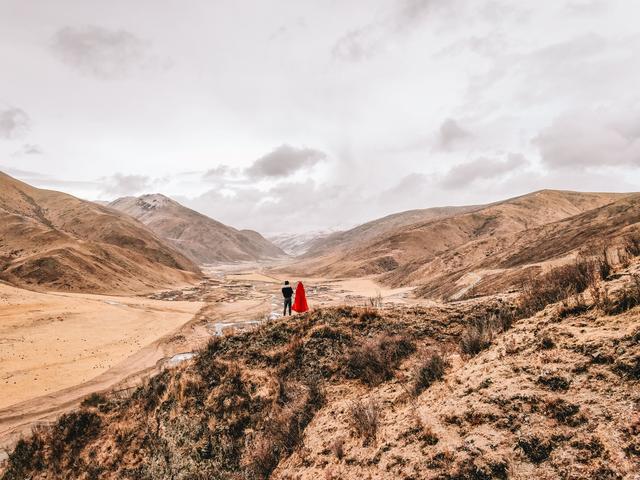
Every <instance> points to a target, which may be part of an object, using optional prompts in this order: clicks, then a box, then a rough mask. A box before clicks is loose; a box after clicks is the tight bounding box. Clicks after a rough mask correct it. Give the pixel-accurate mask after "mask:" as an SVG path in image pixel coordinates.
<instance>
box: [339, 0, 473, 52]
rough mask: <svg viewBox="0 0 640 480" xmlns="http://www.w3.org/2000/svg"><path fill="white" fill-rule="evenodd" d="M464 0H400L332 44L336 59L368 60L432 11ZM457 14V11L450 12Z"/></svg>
mask: <svg viewBox="0 0 640 480" xmlns="http://www.w3.org/2000/svg"><path fill="white" fill-rule="evenodd" d="M460 2H461V0H399V1H397V2H395V3H394V4H393V8H392V9H391V10H389V11H387V12H386V14H385V15H383V16H382V17H381V18H379V19H377V20H375V21H372V22H370V23H367V24H364V25H362V26H360V27H358V28H355V29H351V30H349V31H348V32H346V33H345V34H344V35H342V36H341V37H340V38H338V40H337V41H336V42H335V44H334V45H333V48H332V49H331V54H332V56H333V58H334V59H336V60H342V61H346V62H360V61H363V60H368V59H370V58H372V57H374V56H375V55H376V54H378V53H380V52H381V51H382V50H383V49H384V47H385V45H386V44H387V43H389V42H391V41H393V40H396V39H397V38H398V37H399V36H401V35H404V34H406V33H408V32H410V31H412V30H413V29H414V28H416V27H418V26H419V25H420V24H421V23H422V22H423V21H425V20H426V19H427V18H430V17H431V16H432V15H436V14H441V13H443V12H445V11H448V13H451V12H452V11H453V9H454V7H455V6H457V4H458V3H460ZM449 17H450V18H455V16H454V15H449Z"/></svg>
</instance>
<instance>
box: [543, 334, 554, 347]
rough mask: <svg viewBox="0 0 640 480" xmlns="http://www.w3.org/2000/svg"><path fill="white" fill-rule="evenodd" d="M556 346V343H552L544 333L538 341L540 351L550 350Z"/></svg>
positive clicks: (549, 336) (551, 339) (549, 337)
mask: <svg viewBox="0 0 640 480" xmlns="http://www.w3.org/2000/svg"><path fill="white" fill-rule="evenodd" d="M555 346H556V342H554V341H553V338H552V337H551V335H549V334H548V333H545V334H544V335H543V336H542V338H541V339H540V348H541V349H542V350H551V349H552V348H554V347H555Z"/></svg>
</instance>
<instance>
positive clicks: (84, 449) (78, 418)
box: [2, 248, 640, 480]
mask: <svg viewBox="0 0 640 480" xmlns="http://www.w3.org/2000/svg"><path fill="white" fill-rule="evenodd" d="M639 250H640V249H639ZM632 252H633V250H632V249H631V248H630V254H629V258H628V259H627V261H625V262H624V263H623V264H620V265H610V264H607V265H603V263H602V262H603V261H605V260H607V259H606V257H605V259H604V260H603V259H600V261H597V258H596V259H594V258H593V257H591V258H583V259H579V260H578V261H576V262H574V263H571V264H569V265H567V266H563V267H560V268H557V269H554V270H551V271H549V272H547V273H546V274H544V275H542V276H540V277H539V278H537V279H534V280H532V281H531V282H530V284H529V285H528V286H527V288H526V289H525V290H524V292H523V293H522V295H520V296H519V297H517V298H513V299H512V300H509V301H508V300H504V299H501V300H500V299H498V300H496V299H484V300H477V301H467V302H460V303H454V304H450V305H447V306H443V307H431V308H426V307H420V308H417V307H412V308H394V309H392V308H385V309H379V310H374V309H370V308H344V307H343V308H331V309H323V310H318V311H314V312H311V313H309V314H306V315H304V316H301V317H298V318H297V319H296V320H281V321H277V322H271V323H267V324H264V325H262V326H261V327H259V328H257V329H256V330H254V331H251V332H246V333H243V334H240V335H235V336H228V337H222V338H216V339H214V340H212V341H211V342H210V343H209V344H208V346H207V347H206V348H205V349H203V351H201V352H200V355H198V356H197V357H196V358H195V359H194V360H193V361H190V362H187V363H186V364H184V365H182V366H180V367H177V368H175V369H171V370H167V371H164V372H163V373H162V374H160V375H158V376H155V377H153V378H150V379H149V380H148V381H147V382H145V384H144V385H143V386H141V387H140V388H138V389H137V390H136V391H134V392H133V393H132V394H131V395H129V396H126V397H123V398H119V397H117V396H113V395H107V396H102V395H92V396H90V397H88V398H87V399H86V400H85V401H84V402H83V405H82V407H81V408H80V409H79V410H77V411H75V412H72V413H70V414H67V415H64V416H62V417H61V418H60V419H59V420H58V421H57V422H56V423H55V424H54V425H52V426H50V427H46V428H39V429H37V430H34V432H33V435H32V436H31V437H30V438H26V439H24V440H22V441H20V442H19V444H18V445H17V446H16V448H15V450H14V451H13V452H12V453H11V456H10V459H9V461H8V464H7V465H6V469H5V472H4V476H3V477H2V478H3V480H15V479H24V478H31V479H45V478H82V479H94V478H95V479H98V478H100V479H102V478H106V479H116V478H117V479H121V478H125V479H165V478H173V479H199V478H202V479H204V478H228V479H240V478H245V479H263V478H283V479H284V478H301V479H315V478H361V477H362V478H369V477H370V478H389V479H392V478H394V479H395V478H404V479H411V478H437V479H451V480H453V479H490V478H498V479H500V478H503V479H506V478H512V477H513V478H523V477H524V476H532V475H535V476H537V477H539V478H566V479H579V478H598V479H623V478H633V477H631V476H630V475H631V474H632V473H633V472H637V471H638V470H639V469H640V311H638V309H636V308H635V307H636V306H637V305H639V304H640V277H638V276H637V270H638V265H637V264H636V263H635V261H634V260H633V259H632V256H633V253H632ZM637 253H640V252H637Z"/></svg>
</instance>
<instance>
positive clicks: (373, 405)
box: [348, 398, 380, 446]
mask: <svg viewBox="0 0 640 480" xmlns="http://www.w3.org/2000/svg"><path fill="white" fill-rule="evenodd" d="M348 414H349V424H350V425H351V427H352V428H353V430H354V431H355V433H356V435H357V436H358V437H360V438H363V445H365V446H366V445H369V444H370V443H371V442H375V440H376V437H377V434H378V426H379V423H380V405H379V404H378V402H377V401H376V400H375V399H373V398H371V399H369V400H368V401H366V402H362V401H359V400H358V401H355V402H352V403H351V404H350V405H349V411H348Z"/></svg>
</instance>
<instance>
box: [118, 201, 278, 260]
mask: <svg viewBox="0 0 640 480" xmlns="http://www.w3.org/2000/svg"><path fill="white" fill-rule="evenodd" d="M109 207H111V208H113V209H115V210H119V211H121V212H123V213H126V214H127V215H130V216H132V217H133V218H135V219H137V220H139V221H140V222H142V223H144V224H145V225H146V226H147V227H149V228H150V229H151V230H152V231H153V232H155V233H156V234H157V235H158V236H160V237H161V238H163V239H164V240H165V241H167V242H168V243H170V244H171V245H173V247H175V248H176V249H177V250H178V251H180V252H182V253H183V254H184V255H185V256H187V257H189V258H190V259H191V260H193V261H194V262H196V263H198V264H206V263H217V262H235V261H250V260H262V259H267V258H274V257H280V256H284V252H283V251H282V250H281V249H280V248H278V247H277V246H275V245H274V244H272V243H271V242H269V241H268V240H266V239H265V238H264V237H263V236H262V235H260V234H259V233H258V232H254V231H252V230H236V229H235V228H233V227H229V226H227V225H224V224H223V223H220V222H218V221H216V220H213V219H211V218H209V217H207V216H205V215H202V214H201V213H198V212H196V211H195V210H191V209H190V208H187V207H185V206H184V205H181V204H180V203H178V202H176V201H175V200H172V199H171V198H169V197H166V196H164V195H160V194H150V195H142V196H140V197H123V198H119V199H117V200H115V201H113V202H111V203H110V204H109Z"/></svg>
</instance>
